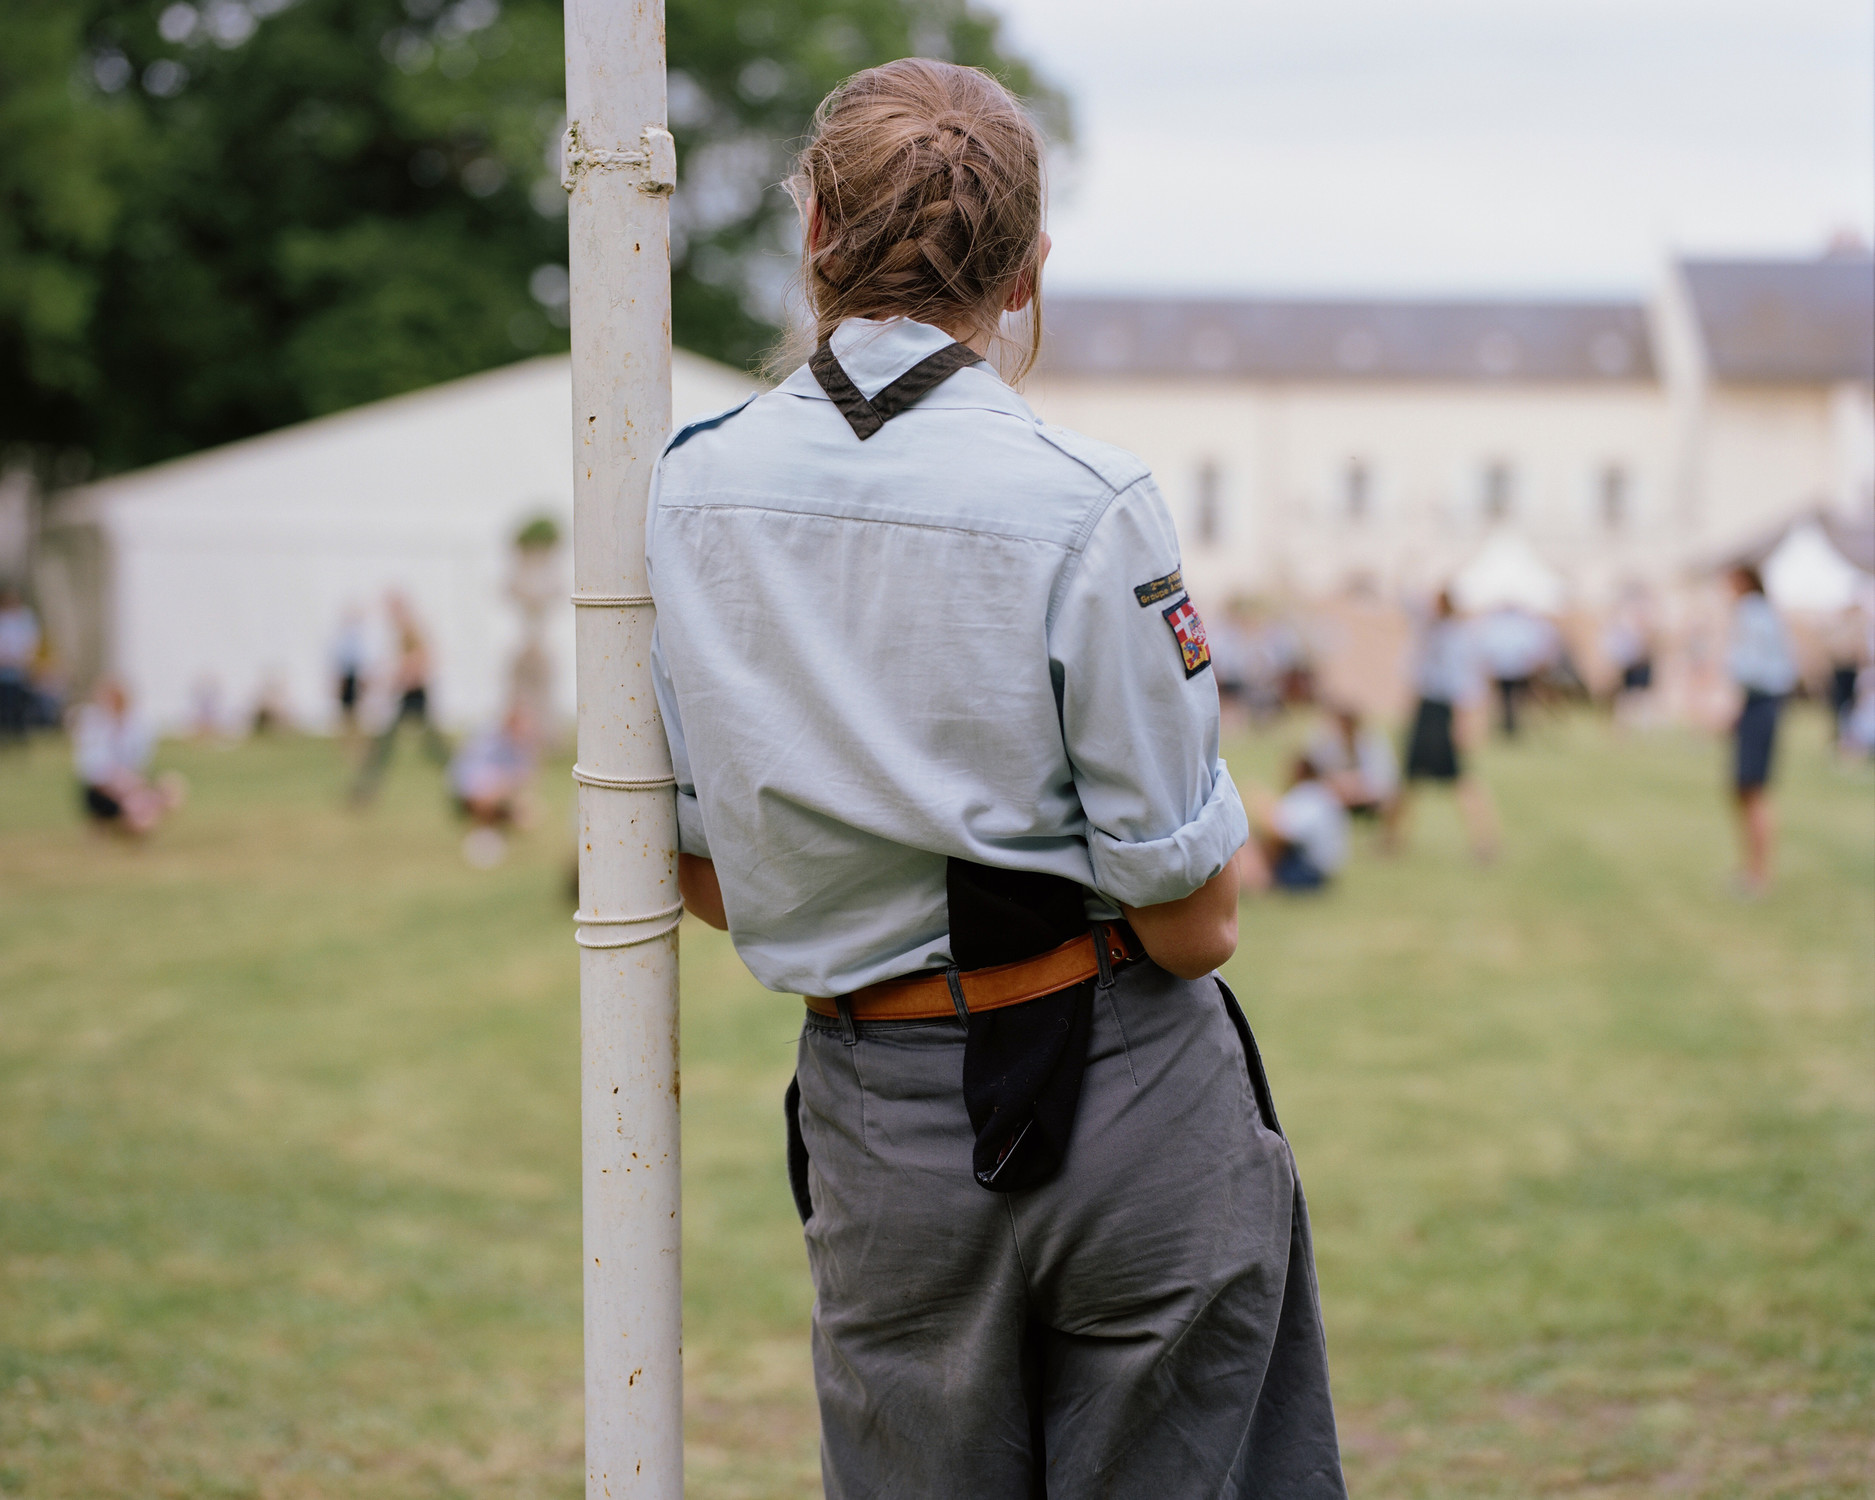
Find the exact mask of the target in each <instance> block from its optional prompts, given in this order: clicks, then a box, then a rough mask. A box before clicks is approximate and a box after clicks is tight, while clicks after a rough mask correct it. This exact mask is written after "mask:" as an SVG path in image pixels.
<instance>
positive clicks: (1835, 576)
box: [1763, 518, 1869, 613]
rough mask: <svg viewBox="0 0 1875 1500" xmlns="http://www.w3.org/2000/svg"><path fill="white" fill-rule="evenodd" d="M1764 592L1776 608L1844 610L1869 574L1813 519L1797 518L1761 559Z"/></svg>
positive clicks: (1858, 596)
mask: <svg viewBox="0 0 1875 1500" xmlns="http://www.w3.org/2000/svg"><path fill="white" fill-rule="evenodd" d="M1763 572H1764V591H1765V593H1767V594H1769V595H1770V596H1771V602H1772V603H1773V604H1775V605H1777V607H1778V608H1779V609H1789V610H1797V611H1814V612H1817V613H1827V612H1833V611H1835V610H1839V609H1847V608H1848V607H1849V606H1850V605H1851V604H1853V603H1855V602H1856V600H1857V599H1859V598H1860V597H1861V596H1862V594H1863V592H1864V591H1865V589H1866V587H1867V584H1868V581H1869V575H1868V574H1866V573H1864V572H1863V571H1862V570H1861V569H1860V568H1858V567H1856V566H1855V564H1853V563H1852V562H1850V561H1849V560H1848V559H1847V558H1846V557H1844V556H1843V555H1842V553H1840V552H1838V551H1837V550H1836V548H1835V547H1834V546H1833V545H1832V544H1831V542H1830V539H1829V537H1828V536H1827V535H1826V534H1825V533H1824V531H1823V528H1822V526H1821V525H1819V524H1818V522H1817V521H1816V520H1815V519H1814V518H1811V519H1808V520H1803V521H1799V522H1798V523H1797V524H1796V525H1795V526H1793V527H1791V528H1790V530H1789V531H1787V532H1785V533H1784V537H1783V540H1782V541H1780V542H1779V543H1778V544H1777V545H1776V546H1775V547H1773V548H1772V549H1771V553H1770V555H1769V556H1768V557H1766V558H1765V560H1764V567H1763Z"/></svg>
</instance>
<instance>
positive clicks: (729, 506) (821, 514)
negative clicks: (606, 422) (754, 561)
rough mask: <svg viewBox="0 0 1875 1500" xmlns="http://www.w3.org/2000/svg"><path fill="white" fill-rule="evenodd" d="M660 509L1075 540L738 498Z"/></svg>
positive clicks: (1041, 541)
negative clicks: (766, 503)
mask: <svg viewBox="0 0 1875 1500" xmlns="http://www.w3.org/2000/svg"><path fill="white" fill-rule="evenodd" d="M659 508H660V509H669V510H736V511H747V512H749V513H751V514H753V515H759V516H815V517H818V518H819V519H821V520H823V521H850V522H852V523H854V524H856V525H860V526H902V527H905V528H907V529H908V530H912V531H940V532H946V533H949V534H951V535H954V536H980V537H987V538H989V539H991V540H993V541H1000V542H1028V543H1031V544H1033V545H1035V546H1037V547H1054V548H1057V549H1059V550H1061V551H1064V552H1065V551H1067V550H1069V548H1070V547H1071V545H1072V544H1071V543H1068V542H1059V541H1055V540H1053V539H1052V538H1050V537H1045V536H1028V535H1025V534H1024V533H1022V532H1019V531H983V530H979V529H978V528H976V527H972V526H941V525H939V524H938V523H937V522H935V521H905V520H899V519H897V518H888V517H884V516H849V515H844V514H842V513H841V512H839V511H836V510H791V509H788V508H785V507H782V506H774V505H751V504H748V503H745V502H743V501H738V500H689V501H683V502H680V503H678V504H675V505H672V504H670V503H669V502H662V503H661V504H660V506H659Z"/></svg>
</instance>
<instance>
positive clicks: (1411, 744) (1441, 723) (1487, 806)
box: [1384, 589, 1498, 863]
mask: <svg viewBox="0 0 1875 1500" xmlns="http://www.w3.org/2000/svg"><path fill="white" fill-rule="evenodd" d="M1413 687H1414V689H1415V690H1416V692H1417V693H1418V700H1419V701H1418V702H1417V704H1415V706H1414V709H1413V725H1412V729H1411V731H1410V732H1409V733H1408V735H1407V741H1406V784H1405V786H1403V787H1402V788H1401V789H1400V793H1399V795H1398V796H1396V797H1395V798H1393V800H1392V801H1391V802H1389V803H1388V804H1387V807H1386V811H1385V814H1384V817H1385V820H1386V821H1385V824H1384V828H1385V841H1384V846H1385V847H1386V848H1387V849H1389V850H1395V851H1397V850H1398V849H1399V848H1400V846H1401V844H1402V842H1403V840H1404V837H1405V831H1406V824H1407V814H1408V813H1409V812H1410V811H1411V807H1412V800H1413V793H1414V792H1415V791H1416V790H1417V789H1418V786H1419V784H1420V783H1421V782H1424V781H1431V782H1435V783H1438V784H1441V785H1444V786H1449V787H1451V788H1452V791H1453V794H1454V796H1455V798H1456V800H1457V802H1458V810H1459V815H1460V816H1461V817H1463V818H1464V820H1465V832H1466V834H1467V836H1468V837H1469V838H1470V841H1471V852H1472V855H1473V857H1475V858H1476V859H1477V860H1478V861H1479V862H1481V863H1488V862H1489V861H1490V860H1492V859H1494V858H1495V857H1496V855H1497V844H1498V827H1497V808H1496V805H1495V804H1494V803H1493V802H1492V800H1491V793H1490V791H1489V790H1488V789H1487V788H1486V787H1485V785H1484V784H1483V783H1482V782H1481V781H1479V780H1478V779H1477V778H1476V777H1475V776H1472V775H1469V774H1467V772H1466V769H1465V763H1464V760H1463V759H1462V757H1461V756H1460V754H1459V743H1458V741H1459V714H1460V713H1461V712H1462V711H1463V710H1465V709H1467V708H1470V707H1471V706H1472V705H1474V704H1476V703H1477V702H1478V700H1479V698H1481V697H1482V696H1483V694H1484V663H1483V660H1482V658H1481V656H1480V654H1479V651H1478V642H1477V638H1476V636H1475V635H1474V633H1473V630H1472V626H1471V622H1470V621H1468V620H1466V619H1465V618H1464V617H1463V616H1461V615H1460V614H1459V612H1458V606H1457V604H1456V603H1455V602H1454V601H1453V599H1452V593H1451V590H1449V589H1441V590H1440V591H1439V594H1438V597H1437V598H1436V599H1435V600H1434V601H1433V607H1432V615H1431V617H1430V618H1429V619H1427V620H1426V621H1425V622H1424V624H1423V625H1422V626H1421V627H1420V632H1419V641H1418V647H1417V650H1416V652H1415V654H1414V657H1413Z"/></svg>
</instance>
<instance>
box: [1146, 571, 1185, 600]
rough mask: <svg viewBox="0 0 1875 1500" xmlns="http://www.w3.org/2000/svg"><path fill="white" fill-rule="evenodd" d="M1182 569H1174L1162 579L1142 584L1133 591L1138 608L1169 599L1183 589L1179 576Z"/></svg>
mask: <svg viewBox="0 0 1875 1500" xmlns="http://www.w3.org/2000/svg"><path fill="white" fill-rule="evenodd" d="M1184 571H1185V570H1184V569H1183V568H1174V569H1172V571H1171V572H1170V573H1167V574H1166V575H1165V577H1163V578H1155V579H1153V580H1152V581H1151V582H1150V583H1142V584H1140V585H1139V587H1138V588H1136V589H1134V590H1133V597H1134V598H1135V599H1137V600H1138V601H1139V607H1140V608H1141V609H1146V608H1148V607H1149V606H1151V605H1154V604H1157V603H1158V602H1159V601H1160V600H1161V599H1170V598H1171V597H1172V596H1173V595H1174V594H1176V593H1177V592H1178V591H1179V590H1180V589H1182V588H1183V587H1184V583H1183V581H1182V577H1181V575H1182V574H1183V573H1184Z"/></svg>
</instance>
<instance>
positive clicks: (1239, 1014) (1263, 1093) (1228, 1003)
mask: <svg viewBox="0 0 1875 1500" xmlns="http://www.w3.org/2000/svg"><path fill="white" fill-rule="evenodd" d="M1213 977H1214V978H1216V979H1217V987H1218V993H1220V994H1221V995H1222V996H1223V997H1224V1011H1225V1014H1226V1015H1228V1016H1229V1017H1230V1023H1231V1025H1233V1026H1235V1027H1236V1028H1237V1037H1238V1040H1240V1041H1241V1042H1242V1043H1243V1058H1244V1064H1245V1066H1247V1067H1248V1068H1249V1069H1250V1088H1251V1091H1252V1092H1253V1093H1254V1094H1255V1095H1256V1096H1257V1112H1258V1113H1259V1114H1260V1115H1262V1116H1263V1124H1264V1126H1265V1127H1266V1128H1268V1129H1270V1130H1272V1131H1274V1132H1275V1133H1276V1134H1277V1135H1281V1134H1282V1133H1283V1128H1282V1126H1281V1125H1279V1124H1278V1123H1277V1121H1276V1101H1275V1100H1274V1099H1273V1098H1271V1096H1270V1081H1269V1078H1268V1076H1267V1075H1266V1074H1265V1073H1264V1071H1263V1054H1262V1053H1261V1052H1259V1051H1257V1039H1256V1037H1255V1036H1254V1035H1253V1034H1252V1033H1251V1030H1250V1021H1249V1018H1248V1017H1246V1016H1245V1015H1244V1013H1243V1007H1242V1006H1241V1005H1239V1004H1238V1003H1237V997H1236V996H1235V995H1233V994H1232V993H1231V991H1230V986H1229V985H1228V984H1226V983H1224V980H1223V977H1222V976H1221V975H1214V976H1213Z"/></svg>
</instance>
